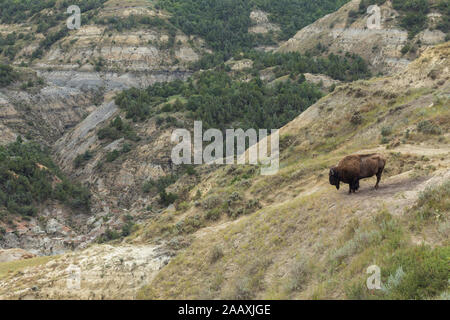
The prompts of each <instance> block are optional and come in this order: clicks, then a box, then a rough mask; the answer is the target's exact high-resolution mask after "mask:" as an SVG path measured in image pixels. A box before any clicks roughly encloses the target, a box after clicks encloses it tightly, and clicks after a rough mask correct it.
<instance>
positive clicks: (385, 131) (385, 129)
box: [381, 126, 392, 137]
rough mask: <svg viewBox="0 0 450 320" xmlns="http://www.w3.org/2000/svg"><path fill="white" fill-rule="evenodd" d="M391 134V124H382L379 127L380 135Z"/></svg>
mask: <svg viewBox="0 0 450 320" xmlns="http://www.w3.org/2000/svg"><path fill="white" fill-rule="evenodd" d="M391 134H392V127H391V126H384V127H382V128H381V135H382V136H383V137H387V136H390V135H391Z"/></svg>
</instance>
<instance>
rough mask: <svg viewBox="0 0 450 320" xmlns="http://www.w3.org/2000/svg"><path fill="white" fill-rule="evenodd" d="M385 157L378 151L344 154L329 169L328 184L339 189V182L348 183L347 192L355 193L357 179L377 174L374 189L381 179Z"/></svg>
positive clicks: (357, 187) (357, 185)
mask: <svg viewBox="0 0 450 320" xmlns="http://www.w3.org/2000/svg"><path fill="white" fill-rule="evenodd" d="M385 164H386V159H385V158H384V156H383V155H381V154H378V153H372V154H355V155H350V156H346V157H345V158H344V159H342V160H341V161H339V163H338V165H337V166H334V167H332V168H331V169H330V184H331V185H333V186H336V189H338V190H339V183H340V182H344V183H348V184H349V191H348V193H349V194H350V193H352V191H353V193H355V192H356V190H358V189H359V180H360V179H364V178H370V177H373V176H374V175H376V176H377V183H376V185H375V189H378V184H379V183H380V180H381V174H382V173H383V170H384V166H385Z"/></svg>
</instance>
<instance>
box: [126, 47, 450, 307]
mask: <svg viewBox="0 0 450 320" xmlns="http://www.w3.org/2000/svg"><path fill="white" fill-rule="evenodd" d="M449 50H450V47H449V44H448V43H447V44H444V45H441V46H439V47H437V48H435V49H429V50H427V51H426V52H425V53H424V54H423V55H422V57H421V58H420V59H418V60H417V61H415V62H414V63H412V64H411V65H410V66H409V68H408V69H407V70H406V71H405V73H404V74H401V75H398V76H394V77H388V78H375V79H371V80H368V81H357V82H355V83H352V84H346V85H342V86H339V87H337V88H336V90H335V92H333V93H331V94H329V95H328V96H326V97H324V98H322V99H321V100H319V101H318V102H317V103H316V104H315V105H313V106H312V107H310V108H309V109H308V110H307V111H306V112H304V113H303V114H301V115H300V116H299V117H298V118H296V119H295V120H293V121H292V122H290V123H289V124H288V125H286V126H285V127H283V128H282V130H281V142H280V143H281V146H282V147H281V148H282V149H281V150H282V151H281V152H282V153H281V170H280V172H279V173H278V174H277V175H274V176H269V177H262V176H260V175H258V173H257V168H251V167H248V168H243V167H236V168H234V167H227V168H219V169H218V170H217V171H214V172H213V173H210V174H209V175H208V176H207V178H202V179H201V180H200V181H201V182H199V184H198V185H196V186H193V187H192V188H191V189H190V190H191V191H190V193H189V196H188V197H185V198H184V199H183V201H182V202H181V200H179V201H177V203H176V208H177V211H176V212H175V213H174V212H171V211H168V212H165V213H163V214H162V215H160V216H158V217H155V218H154V220H153V221H151V222H149V223H148V224H147V226H145V227H143V228H141V230H140V231H139V232H138V233H137V234H136V235H135V236H134V237H135V239H136V240H135V241H142V240H144V239H155V238H164V239H167V240H170V241H171V243H173V245H178V246H180V247H181V248H184V247H185V249H181V250H180V251H179V253H178V255H177V256H176V257H175V258H174V259H173V260H171V262H170V263H169V265H168V266H167V267H166V268H164V269H163V270H162V271H161V272H160V273H159V274H158V276H157V277H156V278H155V280H153V281H152V282H151V283H149V284H148V285H147V286H146V287H145V288H144V289H143V290H141V293H140V295H139V297H140V298H150V299H163V298H172V299H173V298H175V299H177V298H217V297H220V298H227V299H252V298H257V299H258V298H268V299H273V298H276V299H278V298H308V299H310V298H312V299H323V298H350V299H370V298H383V299H427V298H439V297H441V296H442V297H445V296H446V295H448V283H447V279H448V277H449V270H448V268H447V264H448V259H449V257H450V255H449V254H450V252H449V245H450V244H449V242H448V232H449V229H448V227H449V221H448V219H449V213H450V207H449V202H448V201H447V198H448V192H449V188H448V183H449V181H450V176H449V175H448V172H449V171H448V168H449V163H448V154H449V152H450V150H449V149H448V141H449V140H448V139H449V129H450V128H449V125H448V124H449V121H448V120H449V117H450V109H449V105H450V104H449V100H448V97H447V96H446V95H445V92H448V89H449V82H448V80H446V78H445V77H446V76H445V74H443V73H439V75H438V76H436V74H435V72H437V70H440V69H442V68H443V66H444V65H445V64H446V63H447V61H448V57H449ZM404 79H408V81H405V80H404ZM410 81H411V82H412V83H414V84H415V86H414V88H411V86H410ZM424 123H427V125H424ZM428 126H430V127H434V128H436V130H423V128H424V127H428ZM374 151H378V152H382V153H384V154H385V155H386V156H387V157H388V162H387V163H388V165H387V167H386V170H385V173H384V175H383V179H382V185H381V189H380V190H378V191H374V190H373V189H372V187H373V185H372V183H374V181H365V180H364V181H363V182H362V189H361V191H360V193H359V194H356V195H354V196H349V195H347V194H346V193H347V190H341V191H339V192H337V191H336V190H335V188H334V187H332V186H330V185H328V181H327V174H328V170H329V169H328V168H329V167H330V166H331V165H333V164H335V163H336V162H337V161H338V160H339V159H340V158H342V156H343V155H345V154H349V153H352V152H360V153H367V152H374ZM170 190H172V189H170ZM147 241H148V240H147ZM205 257H206V258H205ZM373 264H376V265H378V266H379V267H380V268H381V270H382V282H383V284H384V285H385V287H384V288H383V290H381V291H369V290H368V289H367V288H366V286H365V280H366V279H367V277H368V276H367V275H366V269H367V267H369V266H370V265H373ZM446 290H447V291H446Z"/></svg>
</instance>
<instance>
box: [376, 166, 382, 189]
mask: <svg viewBox="0 0 450 320" xmlns="http://www.w3.org/2000/svg"><path fill="white" fill-rule="evenodd" d="M382 173H383V169H380V170H378V172H377V183H376V184H375V190H377V189H378V185H379V184H380V180H381V174H382Z"/></svg>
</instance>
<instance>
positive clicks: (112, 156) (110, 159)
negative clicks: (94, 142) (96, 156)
mask: <svg viewBox="0 0 450 320" xmlns="http://www.w3.org/2000/svg"><path fill="white" fill-rule="evenodd" d="M119 156H120V152H119V151H118V150H114V151H111V152H108V153H107V154H106V162H113V161H114V160H116V159H117V158H118V157H119Z"/></svg>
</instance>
